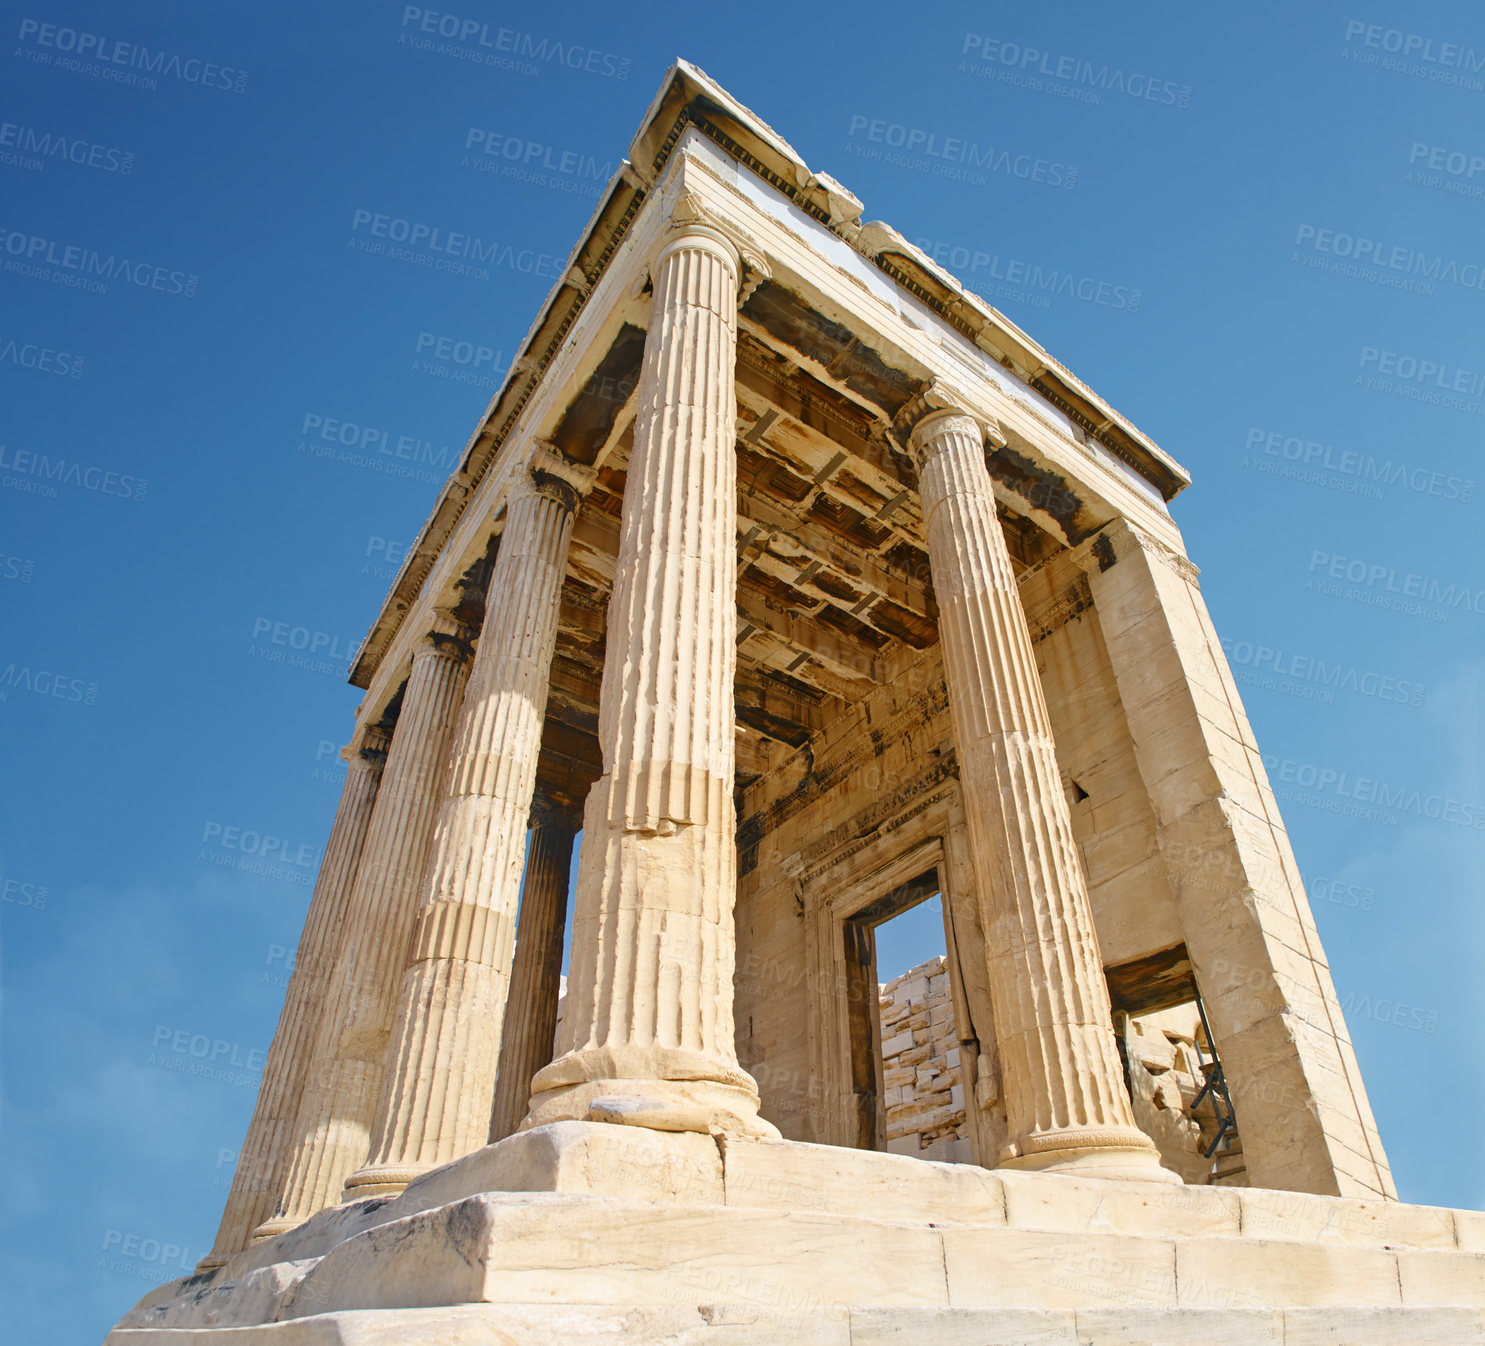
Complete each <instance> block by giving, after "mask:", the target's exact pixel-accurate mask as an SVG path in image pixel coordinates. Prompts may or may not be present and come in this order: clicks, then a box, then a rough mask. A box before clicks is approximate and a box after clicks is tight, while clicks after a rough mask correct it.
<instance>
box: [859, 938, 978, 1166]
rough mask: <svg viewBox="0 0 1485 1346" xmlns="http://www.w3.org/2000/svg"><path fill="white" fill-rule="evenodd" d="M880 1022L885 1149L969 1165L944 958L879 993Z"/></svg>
mask: <svg viewBox="0 0 1485 1346" xmlns="http://www.w3.org/2000/svg"><path fill="white" fill-rule="evenodd" d="M881 1015H882V1086H883V1089H884V1090H885V1095H884V1096H885V1101H886V1112H887V1149H888V1150H890V1151H891V1152H892V1153H893V1154H910V1155H914V1156H915V1157H917V1158H919V1159H937V1160H941V1161H943V1162H947V1163H968V1162H971V1160H972V1159H973V1156H972V1155H971V1153H970V1145H969V1128H968V1124H967V1122H966V1120H965V1116H964V1089H963V1087H962V1086H961V1085H960V1083H959V1037H958V1033H957V1032H956V1030H955V1025H954V1002H953V999H952V998H951V996H950V992H949V970H948V965H947V960H946V959H945V958H944V956H943V955H942V954H940V955H939V956H938V957H937V958H930V959H929V960H928V961H927V962H926V963H919V964H918V966H917V967H914V968H909V969H908V970H907V971H906V972H904V973H903V974H902V975H901V976H899V977H894V978H893V979H892V980H891V981H889V982H887V983H886V985H884V986H883V987H882V988H881Z"/></svg>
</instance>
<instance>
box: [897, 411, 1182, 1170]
mask: <svg viewBox="0 0 1485 1346" xmlns="http://www.w3.org/2000/svg"><path fill="white" fill-rule="evenodd" d="M984 444H985V436H984V433H983V431H982V430H981V428H980V426H979V424H978V423H977V422H976V421H975V420H973V419H972V418H971V417H969V416H968V415H965V414H964V413H962V412H959V411H956V410H953V409H952V408H943V407H940V408H938V409H934V410H929V411H927V413H926V414H924V415H922V416H921V418H920V419H919V420H918V421H917V424H916V425H915V426H914V428H913V431H912V435H911V438H910V440H909V447H910V449H911V451H912V453H913V457H914V459H915V461H916V463H917V466H918V476H919V492H920V494H921V496H922V501H923V514H924V518H925V521H926V523H927V527H928V558H929V565H930V566H931V568H932V572H933V585H934V590H935V592H936V594H937V597H938V604H939V614H940V615H939V635H940V639H941V640H942V642H943V651H944V674H945V680H946V681H947V683H948V688H949V704H950V709H951V712H952V716H953V721H954V739H955V746H956V748H957V751H958V755H959V764H960V776H961V779H962V781H963V786H964V789H963V798H964V807H965V812H966V815H967V819H968V822H969V831H970V841H971V845H972V848H973V851H974V862H975V869H976V871H977V874H978V878H979V890H980V899H979V900H980V902H981V903H982V906H983V910H984V920H983V927H984V932H985V944H986V955H987V959H988V964H989V966H988V972H989V978H990V996H991V1003H992V1007H993V1010H994V1017H995V1035H996V1039H997V1041H998V1044H999V1047H1000V1057H1001V1068H1002V1071H1003V1074H1004V1092H1005V1104H1006V1121H1007V1130H1008V1141H1007V1144H1006V1147H1005V1149H1004V1151H1003V1152H1002V1154H1001V1158H1000V1163H1001V1165H1003V1166H1007V1167H1015V1168H1035V1169H1043V1168H1077V1169H1082V1170H1087V1171H1089V1172H1090V1173H1093V1174H1097V1175H1102V1176H1106V1177H1124V1178H1152V1179H1165V1180H1168V1181H1173V1182H1174V1181H1179V1179H1178V1178H1177V1177H1176V1175H1175V1174H1173V1173H1169V1172H1167V1171H1166V1170H1165V1169H1163V1168H1161V1167H1160V1164H1159V1155H1158V1152H1157V1150H1156V1149H1155V1146H1154V1145H1153V1144H1152V1143H1151V1141H1150V1140H1149V1139H1148V1138H1146V1136H1145V1135H1144V1134H1143V1133H1142V1132H1141V1131H1140V1130H1139V1129H1138V1128H1137V1127H1136V1126H1135V1123H1134V1114H1133V1111H1132V1109H1131V1106H1130V1102H1129V1096H1128V1094H1127V1092H1126V1091H1125V1087H1124V1078H1123V1070H1122V1068H1121V1065H1120V1061H1119V1054H1118V1049H1117V1047H1116V1044H1115V1040H1114V1030H1113V1021H1112V1016H1111V1014H1110V1011H1109V998H1108V989H1107V987H1106V985H1105V983H1104V978H1103V966H1102V961H1101V959H1100V957H1099V953H1098V943H1097V939H1096V938H1095V935H1094V931H1093V915H1092V910H1091V907H1090V905H1089V901H1088V888H1087V880H1086V879H1085V877H1084V875H1083V871H1082V867H1081V865H1080V864H1079V862H1078V855H1077V850H1076V846H1075V843H1074V841H1073V832H1072V823H1071V819H1070V818H1069V816H1068V811H1067V801H1066V799H1065V798H1064V796H1063V793H1062V785H1061V781H1060V779H1059V774H1058V768H1057V757H1056V752H1055V748H1054V744H1053V740H1052V726H1051V721H1050V719H1049V717H1048V714H1047V706H1046V701H1045V699H1044V697H1043V695H1042V689H1041V682H1040V680H1039V678H1038V676H1037V670H1036V660H1035V658H1034V657H1033V654H1032V648H1031V636H1030V632H1029V631H1028V630H1027V626H1026V614H1025V612H1024V611H1023V609H1022V607H1021V600H1020V597H1019V595H1018V593H1017V589H1016V579H1015V573H1014V572H1013V570H1012V569H1011V558H1010V553H1009V552H1008V551H1007V550H1006V544H1005V537H1004V535H1003V533H1002V532H1001V528H1000V521H999V520H998V519H997V518H996V516H995V493H994V490H993V488H992V486H991V484H990V474H989V472H988V471H987V470H986V468H985V453H984Z"/></svg>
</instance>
